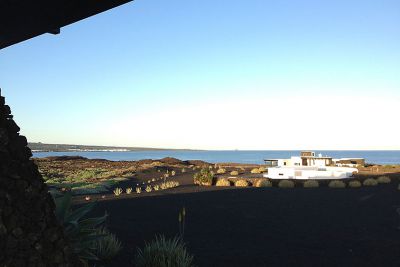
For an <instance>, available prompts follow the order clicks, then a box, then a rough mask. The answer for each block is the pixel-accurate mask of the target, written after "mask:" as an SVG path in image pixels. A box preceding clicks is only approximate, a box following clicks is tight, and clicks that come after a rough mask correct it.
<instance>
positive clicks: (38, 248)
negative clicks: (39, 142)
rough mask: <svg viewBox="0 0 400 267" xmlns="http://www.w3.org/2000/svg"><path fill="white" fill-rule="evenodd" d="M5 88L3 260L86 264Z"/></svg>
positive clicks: (0, 124) (0, 188)
mask: <svg viewBox="0 0 400 267" xmlns="http://www.w3.org/2000/svg"><path fill="white" fill-rule="evenodd" d="M19 130H20V129H19V127H18V126H17V124H16V123H15V122H14V120H13V117H12V115H11V110H10V108H9V106H7V105H5V99H4V97H2V96H1V89H0V266H1V267H3V266H4V267H6V266H7V267H18V266H23V267H25V266H51V267H53V266H80V263H79V261H78V260H77V257H76V256H75V255H73V254H72V253H71V249H70V247H69V246H68V242H67V241H66V240H65V238H64V234H63V230H62V228H61V226H60V225H59V224H58V222H57V219H56V217H55V213H54V209H55V205H54V202H53V200H52V198H51V196H50V194H49V193H48V191H47V186H46V184H45V183H44V180H43V178H42V176H41V175H40V173H39V171H38V168H37V166H36V165H35V164H34V163H33V161H32V160H30V157H31V156H32V153H31V151H30V149H29V148H28V147H27V141H26V138H25V137H24V136H20V135H19Z"/></svg>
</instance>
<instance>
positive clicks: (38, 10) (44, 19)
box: [0, 0, 132, 49]
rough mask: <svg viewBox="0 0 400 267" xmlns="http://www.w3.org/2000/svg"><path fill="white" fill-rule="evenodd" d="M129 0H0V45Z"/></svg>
mask: <svg viewBox="0 0 400 267" xmlns="http://www.w3.org/2000/svg"><path fill="white" fill-rule="evenodd" d="M130 1H132V0H12V1H7V0H6V1H0V49H2V48H5V47H7V46H10V45H13V44H16V43H19V42H22V41H25V40H27V39H30V38H32V37H35V36H38V35H41V34H44V33H52V34H58V33H60V28H61V27H64V26H66V25H69V24H71V23H74V22H77V21H79V20H82V19H85V18H87V17H90V16H93V15H96V14H98V13H101V12H104V11H106V10H109V9H112V8H114V7H117V6H119V5H122V4H125V3H128V2H130Z"/></svg>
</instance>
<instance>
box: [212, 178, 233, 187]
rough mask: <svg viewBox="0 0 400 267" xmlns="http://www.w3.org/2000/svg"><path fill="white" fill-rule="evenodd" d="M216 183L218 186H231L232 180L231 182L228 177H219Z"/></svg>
mask: <svg viewBox="0 0 400 267" xmlns="http://www.w3.org/2000/svg"><path fill="white" fill-rule="evenodd" d="M215 185H216V186H231V182H229V180H228V179H219V180H218V181H217V183H216V184H215Z"/></svg>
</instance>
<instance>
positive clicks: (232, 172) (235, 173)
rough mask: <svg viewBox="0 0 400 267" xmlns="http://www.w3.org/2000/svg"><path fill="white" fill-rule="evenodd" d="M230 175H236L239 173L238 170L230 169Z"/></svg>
mask: <svg viewBox="0 0 400 267" xmlns="http://www.w3.org/2000/svg"><path fill="white" fill-rule="evenodd" d="M231 175H232V176H237V175H239V172H238V171H231Z"/></svg>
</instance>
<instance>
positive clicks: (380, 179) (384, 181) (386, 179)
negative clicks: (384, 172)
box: [376, 176, 391, 184]
mask: <svg viewBox="0 0 400 267" xmlns="http://www.w3.org/2000/svg"><path fill="white" fill-rule="evenodd" d="M376 181H377V182H378V183H380V184H390V182H391V180H390V178H389V177H388V176H379V177H378V178H377V179H376Z"/></svg>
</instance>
